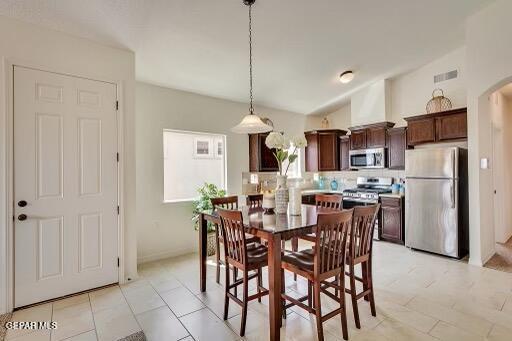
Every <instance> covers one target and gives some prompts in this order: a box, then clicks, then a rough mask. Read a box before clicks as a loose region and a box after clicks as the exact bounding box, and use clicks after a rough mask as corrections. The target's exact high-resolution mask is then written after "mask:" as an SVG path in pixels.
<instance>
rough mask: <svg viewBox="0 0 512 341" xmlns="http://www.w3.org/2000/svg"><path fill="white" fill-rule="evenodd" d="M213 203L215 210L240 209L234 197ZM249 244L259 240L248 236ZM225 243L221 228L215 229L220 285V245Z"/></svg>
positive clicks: (217, 278)
mask: <svg viewBox="0 0 512 341" xmlns="http://www.w3.org/2000/svg"><path fill="white" fill-rule="evenodd" d="M210 202H211V203H212V207H213V209H218V208H222V209H226V210H237V209H238V196H236V195H233V196H229V197H220V198H212V199H210ZM247 237H248V242H249V243H254V242H259V240H260V239H259V238H256V237H254V236H252V235H248V236H247ZM222 242H223V238H222V235H221V234H220V233H219V226H216V228H215V261H216V263H217V267H216V270H217V271H216V277H215V280H216V281H217V283H220V266H221V264H222V263H223V262H222V260H221V259H220V244H221V243H222ZM236 276H237V274H236V269H235V270H234V271H233V278H234V280H236Z"/></svg>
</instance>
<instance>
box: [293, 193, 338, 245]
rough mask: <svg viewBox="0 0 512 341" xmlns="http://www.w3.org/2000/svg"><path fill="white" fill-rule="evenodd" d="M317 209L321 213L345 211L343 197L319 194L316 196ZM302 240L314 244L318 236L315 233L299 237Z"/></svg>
mask: <svg viewBox="0 0 512 341" xmlns="http://www.w3.org/2000/svg"><path fill="white" fill-rule="evenodd" d="M315 204H316V208H317V209H318V210H319V211H320V210H322V211H324V210H325V211H327V210H333V211H341V210H342V209H343V197H342V196H341V195H337V194H317V195H315ZM299 238H300V239H303V240H307V241H309V242H312V243H314V242H315V240H316V236H315V234H314V233H311V234H306V235H304V236H301V237H299Z"/></svg>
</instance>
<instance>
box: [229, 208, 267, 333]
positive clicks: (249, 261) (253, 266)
mask: <svg viewBox="0 0 512 341" xmlns="http://www.w3.org/2000/svg"><path fill="white" fill-rule="evenodd" d="M219 216H220V220H221V228H222V235H223V236H224V243H223V244H224V262H225V263H226V288H225V296H224V320H227V319H228V310H229V300H230V299H232V300H233V301H235V303H237V304H238V305H240V306H241V307H242V322H241V326H240V336H244V334H245V324H246V321H247V304H248V303H249V301H252V300H254V299H258V301H259V302H261V297H262V296H265V295H268V290H267V289H265V288H264V287H263V285H262V273H261V269H262V268H263V267H264V266H266V265H267V257H268V249H267V247H266V246H263V245H260V244H248V241H247V239H246V234H245V231H244V223H243V218H242V212H240V211H229V210H223V209H219ZM229 265H231V266H233V267H234V268H236V269H239V270H240V271H242V272H243V277H242V278H241V279H239V280H234V281H233V283H232V284H231V283H230V278H229ZM249 271H255V273H253V274H251V275H249ZM253 278H257V280H258V284H257V291H258V292H257V293H256V294H254V295H251V296H249V294H248V292H249V280H251V279H253ZM239 285H243V299H242V300H240V299H239V298H238V297H237V295H236V292H235V294H232V293H231V292H230V290H231V289H233V288H236V287H238V286H239Z"/></svg>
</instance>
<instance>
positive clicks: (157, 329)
mask: <svg viewBox="0 0 512 341" xmlns="http://www.w3.org/2000/svg"><path fill="white" fill-rule="evenodd" d="M135 317H136V318H137V321H139V324H140V326H141V327H142V330H143V331H144V334H145V335H146V339H147V340H148V341H160V340H169V341H172V340H180V339H182V338H184V337H187V336H188V332H187V330H186V329H185V328H184V327H183V326H182V325H181V323H180V321H179V320H178V319H177V318H176V316H174V314H173V313H172V312H171V310H170V309H169V308H168V307H160V308H157V309H154V310H150V311H146V312H144V313H142V314H138V315H136V316H135Z"/></svg>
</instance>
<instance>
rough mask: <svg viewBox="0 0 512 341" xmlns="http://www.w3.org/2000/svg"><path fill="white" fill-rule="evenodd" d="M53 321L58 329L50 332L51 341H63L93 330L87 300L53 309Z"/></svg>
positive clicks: (89, 306)
mask: <svg viewBox="0 0 512 341" xmlns="http://www.w3.org/2000/svg"><path fill="white" fill-rule="evenodd" d="M53 321H55V322H57V323H58V328H57V329H54V330H52V333H51V334H52V335H51V336H52V337H51V339H52V341H59V340H64V339H66V338H69V337H71V336H75V335H78V334H82V333H84V332H86V331H89V330H93V329H94V321H93V317H92V311H91V305H90V304H89V301H88V300H87V301H86V302H83V303H80V304H75V305H68V306H66V307H64V308H61V309H54V310H53Z"/></svg>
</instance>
